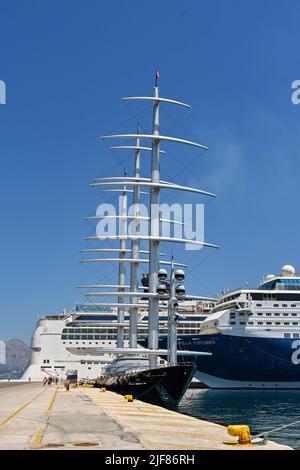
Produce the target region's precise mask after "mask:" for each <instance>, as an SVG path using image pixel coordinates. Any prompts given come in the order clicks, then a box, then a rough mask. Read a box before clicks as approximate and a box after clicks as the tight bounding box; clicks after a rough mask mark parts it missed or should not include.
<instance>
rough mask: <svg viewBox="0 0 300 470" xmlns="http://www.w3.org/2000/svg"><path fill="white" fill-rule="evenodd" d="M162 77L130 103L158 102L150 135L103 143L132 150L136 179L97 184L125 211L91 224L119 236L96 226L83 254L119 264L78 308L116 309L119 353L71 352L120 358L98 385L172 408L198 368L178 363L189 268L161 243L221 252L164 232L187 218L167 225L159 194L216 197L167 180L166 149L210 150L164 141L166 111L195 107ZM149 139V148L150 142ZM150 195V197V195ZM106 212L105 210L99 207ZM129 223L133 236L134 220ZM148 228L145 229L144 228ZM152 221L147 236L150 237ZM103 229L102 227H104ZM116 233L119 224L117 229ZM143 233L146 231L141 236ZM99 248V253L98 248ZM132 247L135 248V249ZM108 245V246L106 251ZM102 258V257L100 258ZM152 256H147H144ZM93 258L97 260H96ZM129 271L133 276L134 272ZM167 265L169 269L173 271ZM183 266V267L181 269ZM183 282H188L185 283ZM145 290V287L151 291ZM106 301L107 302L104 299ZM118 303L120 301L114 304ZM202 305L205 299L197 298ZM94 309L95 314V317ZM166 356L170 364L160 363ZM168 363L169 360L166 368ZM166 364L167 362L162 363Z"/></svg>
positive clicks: (91, 288)
mask: <svg viewBox="0 0 300 470" xmlns="http://www.w3.org/2000/svg"><path fill="white" fill-rule="evenodd" d="M158 78H159V74H158V71H156V80H155V86H154V95H153V96H133V97H126V98H123V99H124V100H138V101H140V100H143V101H150V102H152V104H153V122H152V132H151V133H147V134H144V133H141V132H140V129H139V128H138V129H137V131H136V132H135V133H130V134H114V135H108V136H104V137H102V139H111V140H115V139H117V140H129V141H130V145H115V146H113V147H112V148H113V149H114V150H127V151H128V150H132V151H133V155H134V169H133V176H127V174H125V175H124V176H121V177H120V176H115V177H102V178H97V179H95V180H93V182H92V183H91V186H92V187H93V188H99V189H101V190H104V191H106V192H107V191H108V192H115V193H117V194H119V196H120V197H119V203H118V212H117V213H115V212H114V213H113V214H112V215H110V214H107V213H105V214H104V213H101V211H99V210H97V214H96V215H95V216H91V217H89V218H88V219H89V220H95V221H96V222H97V224H98V223H99V222H104V224H105V223H108V221H109V220H117V221H118V222H119V224H118V230H116V231H115V232H114V233H111V232H109V233H108V232H106V231H105V230H104V231H103V230H102V231H101V230H100V231H99V226H98V225H97V228H96V234H95V235H93V236H89V237H86V240H87V241H88V242H92V243H93V247H92V248H87V249H84V250H82V251H83V252H84V253H85V254H86V256H87V257H86V258H85V259H83V260H82V262H83V263H117V264H118V281H117V284H110V285H108V284H99V283H97V284H89V285H83V286H80V288H81V289H85V290H87V291H85V293H84V296H85V297H86V298H88V301H86V302H84V303H82V304H80V305H79V306H78V308H79V310H82V309H84V310H85V311H86V315H89V314H90V315H91V316H93V315H94V313H93V309H95V308H107V307H109V308H116V309H117V344H116V347H111V348H105V347H85V348H82V347H71V348H68V351H69V352H71V353H72V354H74V355H76V354H80V355H82V354H84V353H86V354H88V355H93V356H97V355H99V356H101V355H102V354H103V353H110V354H114V355H115V357H116V360H115V361H114V362H113V363H111V364H109V366H107V367H106V368H105V369H104V370H103V372H102V374H101V375H100V376H99V378H98V379H97V381H96V384H97V385H98V386H103V387H106V388H108V389H111V390H114V391H117V392H119V393H130V394H132V395H133V396H134V397H139V398H141V399H143V400H145V401H149V402H152V403H156V404H159V405H163V406H167V407H172V408H174V407H176V406H177V405H178V403H179V401H180V400H181V398H182V396H183V394H184V393H185V391H186V389H187V388H188V386H189V385H190V383H191V380H192V378H193V375H194V373H195V370H196V368H195V363H193V362H191V361H187V362H180V363H178V361H177V320H178V315H179V309H180V306H179V305H180V302H181V301H183V300H185V299H192V298H193V297H191V296H189V295H188V294H186V292H185V287H184V285H183V284H182V282H183V280H184V272H183V270H182V268H184V267H185V265H184V264H181V263H177V262H175V261H174V259H173V257H172V259H171V260H170V261H165V260H162V259H161V257H162V254H161V251H160V245H161V243H171V242H172V243H181V244H189V245H196V246H200V247H201V248H202V247H210V248H217V246H216V245H213V244H210V243H206V242H204V241H203V240H197V239H191V238H186V237H184V235H182V236H181V237H178V236H176V237H175V236H171V235H169V236H166V235H165V234H164V233H162V224H166V223H167V224H182V225H183V221H182V220H170V219H165V218H163V217H162V215H161V210H160V193H161V191H162V190H178V191H187V192H191V193H196V194H200V195H201V196H207V197H214V194H212V193H209V192H207V191H204V190H201V189H197V188H192V187H188V186H183V185H180V184H176V183H172V182H169V181H165V180H161V177H160V158H161V154H162V153H165V151H164V150H162V149H161V143H162V142H163V143H168V142H171V143H178V144H184V145H188V146H191V147H195V148H198V149H201V150H207V147H206V146H204V145H202V144H199V143H196V142H192V141H189V140H186V139H182V138H178V137H172V136H167V135H162V134H161V133H160V113H159V111H160V106H161V105H168V104H171V105H176V106H182V107H186V108H188V107H189V105H187V104H185V103H183V102H181V101H177V100H173V99H168V98H162V97H160V95H159V87H158ZM144 141H146V142H147V141H148V142H149V141H150V145H149V146H147V145H145V144H144ZM144 152H151V174H150V177H142V176H141V155H142V153H144ZM145 189H148V190H150V200H149V215H148V216H145V215H143V214H142V213H141V210H140V209H141V204H140V197H141V195H142V194H145V191H144V190H145ZM146 194H147V193H146ZM129 196H132V210H131V211H128V210H127V209H128V197H129ZM98 209H99V208H98ZM128 221H129V222H130V225H129V227H130V228H129V230H128V226H127V225H128V224H127V222H128ZM142 222H143V223H142ZM145 222H146V225H147V230H146V231H145ZM101 227H102V228H103V223H102V224H101ZM114 227H115V228H116V227H117V226H116V225H114ZM142 228H143V230H142ZM99 242H100V247H99ZM107 242H109V243H111V242H113V243H115V246H114V247H113V248H111V247H107V246H105V243H107ZM141 242H144V243H145V242H146V243H147V246H148V249H147V250H141ZM129 244H130V245H129ZM103 245H104V247H103ZM109 252H110V253H112V255H111V257H103V253H109ZM95 253H96V254H97V257H95ZM145 255H146V256H145ZM91 256H92V257H91ZM141 264H146V265H148V275H147V279H148V281H147V288H146V289H145V288H144V289H143V291H141V289H140V287H141V286H139V275H138V273H139V267H140V265H141ZM128 265H129V266H130V275H129V276H128V273H127V269H126V268H127V266H128ZM163 266H169V268H170V272H169V274H168V272H167V270H166V269H165V268H164V267H163ZM178 268H179V269H178ZM180 282H181V283H180ZM144 287H145V286H144ZM99 299H100V301H99ZM112 299H116V300H115V301H114V300H112ZM197 299H198V300H199V298H197ZM145 308H146V309H147V310H148V318H147V323H148V328H147V330H148V331H147V335H146V338H147V345H146V346H145V347H143V348H142V347H141V345H140V344H139V341H138V324H139V318H140V311H141V309H145ZM89 309H90V313H89ZM161 310H165V311H166V312H167V316H168V322H167V323H168V334H167V344H166V347H165V348H159V335H160V331H159V317H160V311H161ZM126 313H128V314H129V347H125V344H124V341H125V335H124V332H125V326H126V324H125V315H126ZM210 354H211V353H210V352H206V351H205V352H203V351H199V350H198V351H196V352H195V351H194V350H193V351H189V350H185V356H187V357H188V356H189V355H192V356H193V358H194V357H195V356H197V357H200V356H201V357H203V356H210ZM161 358H162V359H163V360H161ZM165 361H166V362H165ZM161 362H163V363H161Z"/></svg>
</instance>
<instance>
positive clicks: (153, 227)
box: [148, 70, 160, 369]
mask: <svg viewBox="0 0 300 470" xmlns="http://www.w3.org/2000/svg"><path fill="white" fill-rule="evenodd" d="M154 97H155V98H156V99H155V100H154V102H153V128H152V134H153V136H157V135H159V101H158V99H157V98H158V97H159V89H158V70H156V77H155V87H154ZM159 146H160V141H159V140H156V139H153V140H152V160H151V183H154V184H159V183H160V168H159V167H160V165H159V163H160V162H159ZM159 202H160V188H159V186H155V187H153V188H151V196H150V237H153V238H155V237H156V239H154V240H150V241H149V252H150V253H149V294H155V293H156V291H157V282H158V277H157V274H158V270H159V235H160V233H159V232H160V231H159ZM158 329H159V300H158V298H157V297H156V298H155V297H154V298H149V321H148V348H149V349H153V350H156V349H158V335H159V331H158ZM156 365H157V356H154V355H150V356H149V367H150V369H151V368H154V367H156Z"/></svg>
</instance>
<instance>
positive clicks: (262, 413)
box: [178, 389, 300, 450]
mask: <svg viewBox="0 0 300 470" xmlns="http://www.w3.org/2000/svg"><path fill="white" fill-rule="evenodd" d="M178 411H179V412H181V413H184V414H188V415H191V416H195V417H197V418H201V419H204V420H208V421H211V422H214V423H218V424H223V425H229V424H247V425H248V426H250V429H251V433H252V435H253V434H257V433H261V432H266V431H271V430H273V429H275V428H277V427H280V426H283V425H285V424H289V423H293V422H295V421H297V420H299V423H298V424H295V425H293V426H290V427H288V428H285V429H283V430H281V431H276V432H274V433H271V434H270V435H269V439H270V440H273V441H276V442H278V443H281V444H286V445H289V446H291V447H293V448H294V449H299V450H300V390H299V391H291V390H284V391H281V390H275V391H271V390H270V391H269V390H262V391H256V390H249V391H248V390H209V389H208V390H188V391H187V393H186V394H185V396H184V398H183V400H182V402H181V404H180V406H179V410H178Z"/></svg>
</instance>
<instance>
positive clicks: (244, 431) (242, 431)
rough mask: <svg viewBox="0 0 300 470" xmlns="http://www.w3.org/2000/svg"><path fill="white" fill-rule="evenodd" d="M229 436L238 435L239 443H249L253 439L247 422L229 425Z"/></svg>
mask: <svg viewBox="0 0 300 470" xmlns="http://www.w3.org/2000/svg"><path fill="white" fill-rule="evenodd" d="M227 432H228V434H229V436H234V437H238V443H239V444H249V441H250V439H251V434H250V428H249V426H247V425H246V424H236V425H231V426H227Z"/></svg>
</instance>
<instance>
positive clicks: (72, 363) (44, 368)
mask: <svg viewBox="0 0 300 470" xmlns="http://www.w3.org/2000/svg"><path fill="white" fill-rule="evenodd" d="M215 304H216V301H215V300H214V299H207V300H203V301H188V300H186V301H185V302H183V303H182V304H181V306H180V315H179V317H178V333H179V334H180V336H182V337H185V336H190V335H195V334H199V332H200V322H201V321H203V320H204V319H205V318H206V316H207V315H208V314H209V312H210V311H211V309H212V308H213V307H214V305H215ZM93 310H94V311H92V309H91V307H89V308H88V310H87V312H85V311H84V309H83V308H82V307H81V309H80V311H79V310H78V309H75V310H74V311H72V312H69V313H63V314H61V315H48V316H45V317H41V318H40V319H39V320H38V322H37V325H36V328H35V330H34V333H33V336H32V342H31V348H32V355H31V360H30V364H29V366H28V368H27V370H26V371H25V373H24V375H23V377H22V380H29V379H30V380H43V378H44V377H45V376H49V375H51V376H58V377H59V378H62V379H64V378H65V377H66V374H67V372H68V371H76V373H77V376H78V378H79V379H86V380H93V379H95V378H97V377H98V376H99V375H100V373H101V369H102V367H104V366H105V365H106V364H108V363H110V362H112V361H113V359H114V354H110V353H103V355H102V356H99V355H97V356H92V355H86V354H82V356H80V355H77V354H76V355H75V354H72V353H71V352H69V351H68V348H74V347H75V348H93V347H108V348H114V347H115V346H116V335H117V325H118V322H117V309H116V308H100V307H94V309H93ZM125 322H127V323H128V326H127V327H125V342H124V346H125V347H127V346H128V345H129V341H128V339H129V315H128V314H127V315H126V316H125ZM147 332H148V313H147V311H146V309H141V310H140V321H139V326H138V335H139V340H142V339H143V338H144V337H146V336H147ZM160 334H161V337H162V338H163V337H165V338H166V337H167V334H168V317H167V312H166V311H165V310H163V311H162V312H161V313H160ZM161 361H162V363H164V362H165V361H164V360H163V359H161Z"/></svg>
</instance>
